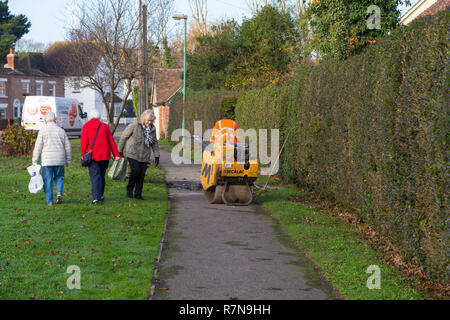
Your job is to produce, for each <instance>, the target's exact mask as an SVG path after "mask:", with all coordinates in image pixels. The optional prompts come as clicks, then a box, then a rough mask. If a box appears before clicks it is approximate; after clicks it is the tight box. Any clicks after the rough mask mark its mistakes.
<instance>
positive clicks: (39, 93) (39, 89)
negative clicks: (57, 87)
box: [36, 80, 44, 96]
mask: <svg viewBox="0 0 450 320" xmlns="http://www.w3.org/2000/svg"><path fill="white" fill-rule="evenodd" d="M43 93H44V81H40V80H36V95H37V96H42V95H43Z"/></svg>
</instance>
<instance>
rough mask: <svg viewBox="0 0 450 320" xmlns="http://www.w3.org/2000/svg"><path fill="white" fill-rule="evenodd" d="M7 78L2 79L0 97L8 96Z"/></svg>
mask: <svg viewBox="0 0 450 320" xmlns="http://www.w3.org/2000/svg"><path fill="white" fill-rule="evenodd" d="M7 81H8V80H7V79H0V97H3V98H7V97H6V82H7Z"/></svg>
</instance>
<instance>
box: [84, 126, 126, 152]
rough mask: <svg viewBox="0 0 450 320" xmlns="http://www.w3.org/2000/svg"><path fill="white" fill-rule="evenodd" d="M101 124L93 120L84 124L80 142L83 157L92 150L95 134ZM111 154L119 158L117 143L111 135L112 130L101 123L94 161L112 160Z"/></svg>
mask: <svg viewBox="0 0 450 320" xmlns="http://www.w3.org/2000/svg"><path fill="white" fill-rule="evenodd" d="M100 123H101V122H100V120H98V119H92V120H89V121H88V122H86V123H85V124H84V126H83V130H82V131H81V140H80V143H81V156H83V155H84V154H85V153H86V152H88V151H89V150H90V149H91V145H92V142H93V141H94V138H95V133H96V132H97V128H98V125H99V124H100ZM111 152H112V153H113V155H114V157H119V151H118V150H117V146H116V142H115V141H114V138H113V136H112V134H111V130H109V126H108V125H107V124H105V123H101V126H100V130H99V131H98V135H97V139H96V140H95V144H94V148H93V149H92V159H93V160H95V161H102V160H109V159H111Z"/></svg>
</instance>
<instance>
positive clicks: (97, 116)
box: [88, 109, 100, 120]
mask: <svg viewBox="0 0 450 320" xmlns="http://www.w3.org/2000/svg"><path fill="white" fill-rule="evenodd" d="M88 119H89V120H91V119H100V113H99V112H98V110H97V109H91V110H89V113H88Z"/></svg>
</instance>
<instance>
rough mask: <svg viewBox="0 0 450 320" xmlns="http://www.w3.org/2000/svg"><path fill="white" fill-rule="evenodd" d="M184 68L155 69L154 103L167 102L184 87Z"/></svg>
mask: <svg viewBox="0 0 450 320" xmlns="http://www.w3.org/2000/svg"><path fill="white" fill-rule="evenodd" d="M182 76H183V68H176V69H165V68H155V69H154V70H153V76H152V80H153V104H156V103H161V102H166V101H167V100H169V99H170V98H171V97H172V96H173V95H174V94H175V93H177V91H179V90H180V89H181V88H183V79H182Z"/></svg>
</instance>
